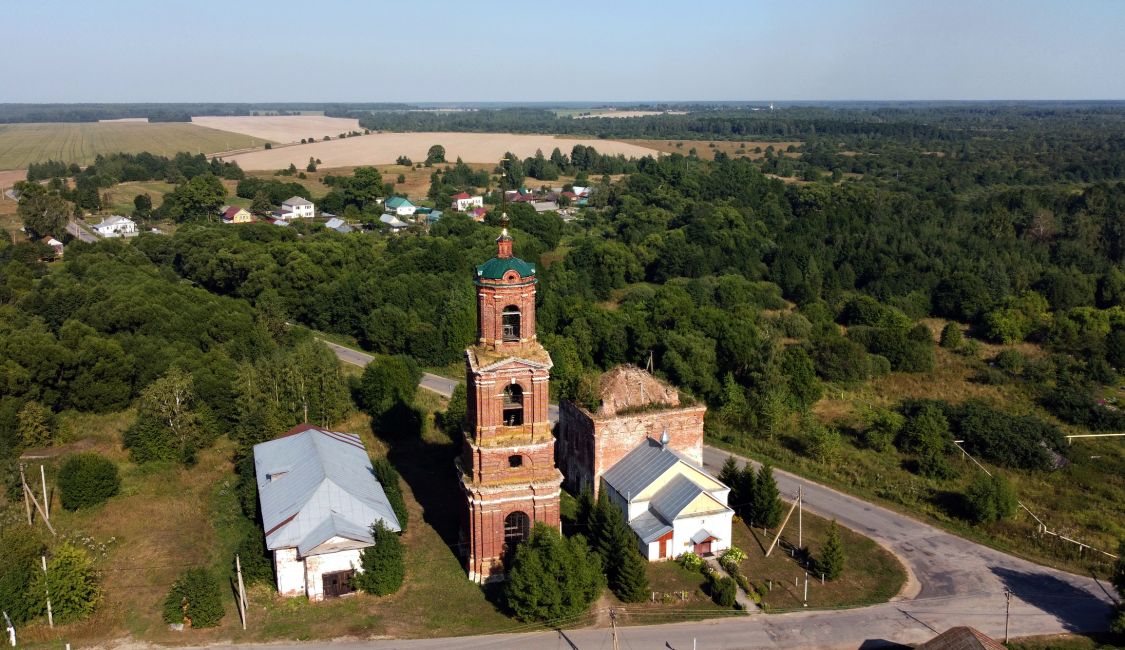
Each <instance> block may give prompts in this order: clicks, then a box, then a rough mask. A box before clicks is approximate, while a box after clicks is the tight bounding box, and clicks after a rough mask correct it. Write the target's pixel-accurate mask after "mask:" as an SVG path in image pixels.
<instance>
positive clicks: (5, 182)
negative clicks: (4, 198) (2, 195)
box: [0, 169, 27, 192]
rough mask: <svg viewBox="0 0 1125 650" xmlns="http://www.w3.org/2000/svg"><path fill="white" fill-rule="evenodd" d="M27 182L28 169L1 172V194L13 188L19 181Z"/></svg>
mask: <svg viewBox="0 0 1125 650" xmlns="http://www.w3.org/2000/svg"><path fill="white" fill-rule="evenodd" d="M22 180H27V170H26V169H16V170H13V171H7V172H0V192H3V191H4V190H6V189H9V188H11V187H12V186H13V185H15V184H16V182H17V181H22Z"/></svg>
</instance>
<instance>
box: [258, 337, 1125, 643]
mask: <svg viewBox="0 0 1125 650" xmlns="http://www.w3.org/2000/svg"><path fill="white" fill-rule="evenodd" d="M328 345H329V347H331V348H332V349H333V350H334V351H335V352H336V353H337V355H338V356H339V358H340V359H341V360H342V361H344V362H346V363H353V364H356V365H364V364H366V363H367V361H369V360H370V358H371V357H370V355H366V354H363V353H362V352H357V351H355V350H351V349H349V348H344V347H342V346H338V345H335V344H332V343H328ZM456 383H457V382H456V380H453V379H448V378H444V377H439V376H437V375H431V374H427V375H425V376H424V377H423V379H422V382H421V386H422V387H423V388H426V389H429V390H432V391H434V392H437V393H439V394H442V395H445V396H448V395H449V394H450V393H451V392H452V391H453V387H454V386H456ZM552 415H553V416H554V417H557V410H555V411H553V413H552ZM726 457H727V453H726V452H724V451H721V450H719V449H715V448H713V447H704V452H703V460H704V464H705V466H706V467H707V468H708V469H709V470H710V471H712V472H717V471H718V469H719V467H720V466H721V465H722V463H723V461H724V460H725V459H726ZM739 460H740V462H748V461H747V460H746V459H743V458H739ZM775 477H776V479H777V483H778V487H779V489H780V490H781V492H782V495H783V496H784V497H785V498H786V499H790V500H791V499H792V498H793V497H794V496H795V495H796V493H797V487H798V485H800V486H802V489H803V492H804V495H805V504H806V508H807V509H808V511H810V512H815V513H817V514H819V515H821V516H824V517H828V518H832V519H835V520H837V521H838V522H839V523H840V524H841V525H843V526H847V527H848V528H851V529H853V530H855V531H857V532H860V533H862V534H864V535H867V536H868V537H871V538H872V539H874V540H875V541H876V542H878V543H879V544H881V545H883V546H884V547H886V548H887V549H889V550H890V551H891V552H893V553H894V554H895V555H896V556H897V557H898V558H899V559H900V560H901V561H902V562H903V564H904V565H905V566H906V567H907V570H908V572H909V574H910V578H909V580H908V582H907V585H906V586H905V587H904V589H903V591H902V593H900V594H899V596H898V597H897V598H895V599H894V600H892V601H891V602H889V603H885V604H882V605H874V606H870V607H863V608H858V609H850V610H837V611H807V612H805V611H802V612H794V613H790V614H774V615H769V616H755V617H746V618H741V617H739V618H728V619H721V620H711V621H705V622H691V623H677V624H672V625H657V626H639V627H625V628H622V629H620V631H619V634H620V640H621V645H622V647H625V648H675V649H677V650H679V649H687V648H692V647H693V640H694V642H695V644H696V645H695V647H696V648H698V649H699V650H703V649H705V648H858V647H860V646H862V647H864V648H876V647H894V646H895V645H896V644H899V643H918V642H921V641H925V640H926V639H929V638H931V637H933V636H934V635H935V634H937V633H939V632H943V631H945V630H946V629H948V628H950V627H953V626H957V625H971V626H973V627H976V628H977V629H980V630H982V631H983V632H985V633H987V634H990V635H992V636H994V637H1000V638H1002V637H1003V636H1004V626H1005V604H1006V596H1005V592H1006V591H1010V592H1012V598H1011V613H1010V617H1009V619H1008V624H1009V628H1010V630H1009V632H1010V634H1011V636H1013V637H1014V636H1026V635H1033V634H1054V633H1063V632H1077V631H1083V632H1088V631H1099V630H1104V629H1105V628H1106V625H1107V623H1106V621H1107V614H1108V612H1109V608H1110V605H1111V603H1112V602H1113V600H1112V597H1111V595H1110V594H1111V593H1112V587H1111V586H1109V585H1108V584H1107V583H1102V582H1099V581H1097V580H1096V579H1094V578H1092V577H1084V576H1078V575H1074V574H1070V573H1066V572H1064V571H1058V570H1055V569H1050V568H1046V567H1043V566H1039V565H1037V564H1034V563H1032V562H1028V561H1026V560H1022V559H1019V558H1017V557H1014V556H1012V555H1008V554H1006V553H1003V552H1001V551H997V550H995V549H992V548H989V547H986V546H982V545H980V544H977V543H975V542H970V541H968V540H966V539H963V538H960V537H957V536H955V535H952V534H950V533H947V532H944V531H942V530H939V529H938V528H935V527H934V526H931V525H929V524H926V523H923V522H921V521H918V520H916V519H914V518H912V517H909V516H907V515H903V514H901V513H897V512H894V511H892V510H889V509H887V508H883V507H881V506H877V505H874V504H872V503H868V502H866V501H863V500H862V499H859V498H856V497H853V496H850V495H847V494H844V493H842V492H839V491H837V490H835V489H832V488H829V487H827V486H823V485H820V484H818V483H815V482H812V481H809V480H807V479H804V478H800V477H798V476H796V475H793V474H790V473H788V472H783V471H780V470H775ZM812 593H813V594H814V595H815V590H813V592H812ZM810 600H811V602H810V605H812V606H815V605H816V603H815V599H810ZM320 646H324V647H328V646H331V647H332V648H333V649H334V650H351V649H352V648H357V649H358V648H418V649H431V648H477V647H479V648H513V649H514V648H570V649H573V648H607V647H611V646H612V644H611V641H610V637H609V631H608V630H605V629H582V630H566V631H563V632H539V633H533V634H518V635H489V636H481V637H466V638H448V639H420V640H408V641H400V640H386V641H363V642H359V641H344V640H342V641H337V642H331V643H320V644H309V645H304V644H302V645H292V646H289V645H277V644H273V645H270V646H269V647H270V649H271V650H289V648H293V649H294V650H296V649H298V648H309V647H320Z"/></svg>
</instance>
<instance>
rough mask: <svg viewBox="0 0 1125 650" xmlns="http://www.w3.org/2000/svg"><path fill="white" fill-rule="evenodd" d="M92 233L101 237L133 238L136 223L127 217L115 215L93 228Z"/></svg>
mask: <svg viewBox="0 0 1125 650" xmlns="http://www.w3.org/2000/svg"><path fill="white" fill-rule="evenodd" d="M94 232H95V233H97V234H98V235H99V236H101V237H135V236H136V234H137V223H136V222H135V221H133V220H132V219H130V218H129V217H122V216H121V215H116V214H115V215H113V216H112V217H106V218H105V219H103V220H102V222H101V223H99V224H97V225H96V226H94Z"/></svg>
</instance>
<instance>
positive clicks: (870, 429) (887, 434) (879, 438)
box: [860, 409, 906, 452]
mask: <svg viewBox="0 0 1125 650" xmlns="http://www.w3.org/2000/svg"><path fill="white" fill-rule="evenodd" d="M865 419H866V420H867V427H866V428H865V429H864V430H863V432H862V433H861V434H860V439H861V440H862V441H863V444H864V445H865V446H866V447H867V448H868V449H873V450H875V451H880V452H884V451H888V450H889V449H891V447H893V446H894V441H895V438H897V437H898V434H899V432H900V431H901V430H902V427H903V425H904V424H906V418H904V417H903V416H902V415H900V414H898V413H895V412H894V411H891V410H888V409H875V410H874V411H871V412H870V413H869V414H868V415H867V417H866V418H865Z"/></svg>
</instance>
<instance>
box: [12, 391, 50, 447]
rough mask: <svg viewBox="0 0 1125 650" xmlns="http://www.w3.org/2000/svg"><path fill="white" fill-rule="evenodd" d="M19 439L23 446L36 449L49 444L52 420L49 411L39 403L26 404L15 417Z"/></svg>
mask: <svg viewBox="0 0 1125 650" xmlns="http://www.w3.org/2000/svg"><path fill="white" fill-rule="evenodd" d="M17 418H18V421H19V437H20V440H21V441H22V442H23V444H24V445H26V446H28V447H38V446H42V445H49V444H51V437H52V431H53V430H54V428H55V427H54V422H53V420H54V418H53V414H52V413H51V411H50V409H48V408H46V407H44V406H43V405H42V404H40V403H39V402H28V403H27V404H24V405H23V408H21V409H20V410H19V414H18V415H17Z"/></svg>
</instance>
